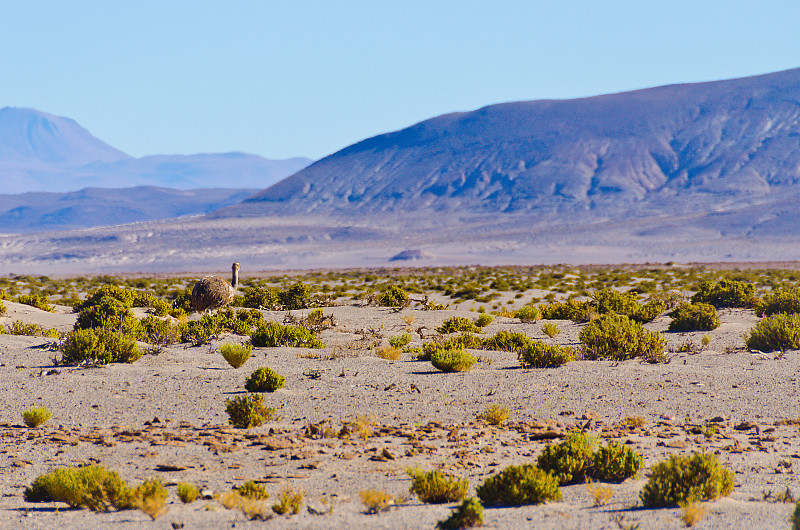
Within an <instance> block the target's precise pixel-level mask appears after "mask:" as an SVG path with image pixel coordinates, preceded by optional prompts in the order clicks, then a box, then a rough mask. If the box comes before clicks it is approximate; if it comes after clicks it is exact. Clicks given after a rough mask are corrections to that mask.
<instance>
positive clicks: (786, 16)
mask: <svg viewBox="0 0 800 530" xmlns="http://www.w3.org/2000/svg"><path fill="white" fill-rule="evenodd" d="M798 20H800V2H798V1H797V0H785V1H770V0H763V1H761V2H753V1H752V0H727V1H717V0H705V1H703V2H698V1H697V0H692V1H684V0H670V1H669V2H664V1H658V2H655V1H649V0H630V1H619V0H604V1H602V2H600V1H597V0H593V1H583V0H562V1H560V2H557V1H555V0H552V1H548V2H541V1H537V0H527V1H524V0H520V1H504V0H493V1H491V2H488V1H486V0H459V1H449V0H447V1H445V0H442V1H437V0H420V1H418V0H404V1H402V2H386V1H380V0H368V1H348V0H328V1H304V0H295V1H293V2H288V1H285V0H283V1H280V2H277V1H271V0H260V1H256V0H254V1H236V0H227V1H217V2H211V1H203V0H192V1H177V0H175V1H171V0H159V1H150V0H135V1H127V0H115V1H112V2H109V1H108V0H102V1H94V0H77V1H74V2H66V1H37V0H7V1H4V2H2V3H0V72H1V73H2V74H1V75H2V78H3V80H2V82H0V107H4V106H12V107H29V108H35V109H37V110H40V111H44V112H48V113H50V114H55V115H58V116H66V117H69V118H72V119H74V120H75V121H77V122H78V123H79V124H81V125H82V126H84V127H85V128H87V129H88V130H89V131H90V132H91V133H92V134H94V135H95V136H97V137H98V138H100V139H101V140H103V141H105V142H106V143H108V144H110V145H112V146H114V147H116V148H117V149H120V150H122V151H124V152H126V153H128V154H130V155H133V156H137V157H140V156H145V155H153V154H193V153H210V152H229V151H242V152H247V153H253V154H258V155H261V156H264V157H266V158H273V159H280V158H288V157H293V156H306V157H309V158H313V159H318V158H321V157H323V156H325V155H327V154H330V153H333V152H335V151H338V150H339V149H342V148H344V147H346V146H348V145H350V144H352V143H355V142H357V141H359V140H362V139H364V138H368V137H371V136H375V135H377V134H382V133H385V132H389V131H393V130H397V129H401V128H404V127H407V126H409V125H412V124H414V123H416V122H419V121H422V120H424V119H427V118H431V117H434V116H437V115H440V114H445V113H448V112H454V111H468V110H474V109H477V108H480V107H483V106H486V105H490V104H493V103H500V102H505V101H518V100H530V99H542V98H557V99H564V98H575V97H585V96H591V95H597V94H603V93H609V92H620V91H625V90H633V89H637V88H645V87H650V86H658V85H664V84H671V83H684V82H697V81H707V80H716V79H727V78H734V77H744V76H748V75H756V74H761V73H768V72H774V71H778V70H785V69H789V68H796V67H800V53H798V50H800V31H798V29H797V21H798Z"/></svg>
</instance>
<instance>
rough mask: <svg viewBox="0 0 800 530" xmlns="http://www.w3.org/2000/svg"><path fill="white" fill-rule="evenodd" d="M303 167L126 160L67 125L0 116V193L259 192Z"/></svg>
mask: <svg viewBox="0 0 800 530" xmlns="http://www.w3.org/2000/svg"><path fill="white" fill-rule="evenodd" d="M310 162H311V160H308V159H306V158H290V159H287V160H268V159H266V158H262V157H260V156H256V155H249V154H244V153H224V154H198V155H188V156H181V155H159V156H147V157H143V158H138V159H137V158H133V157H131V156H128V155H126V154H125V153H123V152H121V151H119V150H117V149H114V148H113V147H111V146H109V145H107V144H106V143H104V142H102V141H101V140H99V139H97V138H95V137H94V136H92V135H91V134H90V133H89V132H88V131H87V130H86V129H84V128H83V127H81V126H80V125H78V124H77V123H76V122H75V121H73V120H70V119H68V118H61V117H58V116H52V115H50V114H46V113H44V112H39V111H37V110H33V109H18V108H10V107H6V108H2V109H0V179H2V183H3V186H2V188H0V192H2V193H24V192H28V191H45V192H65V191H74V190H78V189H83V188H87V187H105V188H123V187H124V188H127V187H132V186H162V187H169V188H177V189H194V188H221V187H225V188H232V187H238V188H257V189H260V188H264V187H266V186H269V185H271V184H273V183H275V182H277V181H279V180H280V179H282V178H284V177H286V176H288V175H291V174H292V173H294V172H296V171H298V170H299V169H302V168H303V167H305V166H307V165H308V164H309V163H310Z"/></svg>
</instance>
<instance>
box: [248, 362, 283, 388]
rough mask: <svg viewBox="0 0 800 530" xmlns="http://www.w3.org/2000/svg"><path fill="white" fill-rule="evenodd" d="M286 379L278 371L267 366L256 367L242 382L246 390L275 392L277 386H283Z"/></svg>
mask: <svg viewBox="0 0 800 530" xmlns="http://www.w3.org/2000/svg"><path fill="white" fill-rule="evenodd" d="M285 382H286V379H285V378H284V377H283V376H282V375H280V374H279V373H277V372H275V371H274V370H271V369H269V368H264V367H261V368H258V369H256V370H255V371H254V372H253V373H252V374H250V377H248V378H247V381H246V382H245V384H244V388H245V390H247V391H248V392H275V391H276V390H278V389H279V388H283V384H284V383H285Z"/></svg>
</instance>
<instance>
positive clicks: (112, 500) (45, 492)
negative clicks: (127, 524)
mask: <svg viewBox="0 0 800 530" xmlns="http://www.w3.org/2000/svg"><path fill="white" fill-rule="evenodd" d="M25 501H26V502H64V503H66V504H69V505H70V506H71V507H73V508H88V509H90V510H92V511H95V512H98V511H100V512H105V511H108V510H109V509H110V508H112V507H113V508H116V509H118V510H129V509H133V508H134V507H135V506H134V495H133V491H132V490H131V489H130V488H129V487H128V485H127V484H126V483H125V481H124V480H122V479H121V478H120V476H119V474H118V473H116V472H114V471H106V470H105V469H104V468H102V467H100V466H84V467H80V468H61V469H56V470H54V471H51V472H50V473H47V474H45V475H40V476H39V477H37V478H36V480H34V481H33V483H32V484H31V486H30V487H29V488H27V489H26V490H25Z"/></svg>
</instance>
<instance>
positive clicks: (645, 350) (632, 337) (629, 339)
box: [579, 313, 664, 361]
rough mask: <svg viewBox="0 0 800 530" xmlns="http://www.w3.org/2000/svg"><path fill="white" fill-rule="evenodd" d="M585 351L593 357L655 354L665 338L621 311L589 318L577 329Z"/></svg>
mask: <svg viewBox="0 0 800 530" xmlns="http://www.w3.org/2000/svg"><path fill="white" fill-rule="evenodd" d="M579 337H580V341H581V342H582V343H583V348H584V355H585V356H586V357H587V358H593V359H598V358H600V359H604V358H609V359H614V360H618V361H621V360H625V359H630V358H633V357H648V358H658V357H660V356H661V355H662V353H663V351H664V340H663V339H662V338H661V336H660V335H659V334H658V333H655V332H652V331H648V330H646V329H644V328H643V327H642V325H641V324H639V323H637V322H634V321H633V320H631V319H630V318H628V317H626V316H624V315H617V314H613V313H611V314H607V315H601V316H600V317H598V318H596V319H595V320H592V321H591V322H590V323H589V324H587V325H586V327H585V328H583V330H581V333H580V336H579Z"/></svg>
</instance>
